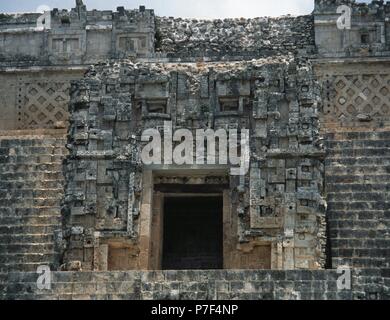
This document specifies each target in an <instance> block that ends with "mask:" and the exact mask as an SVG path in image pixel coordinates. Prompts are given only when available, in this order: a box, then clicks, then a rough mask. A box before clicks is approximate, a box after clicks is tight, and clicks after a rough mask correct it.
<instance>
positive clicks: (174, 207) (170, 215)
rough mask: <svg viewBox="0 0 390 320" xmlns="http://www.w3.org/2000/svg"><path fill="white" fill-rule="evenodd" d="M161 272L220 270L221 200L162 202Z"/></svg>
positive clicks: (221, 257)
mask: <svg viewBox="0 0 390 320" xmlns="http://www.w3.org/2000/svg"><path fill="white" fill-rule="evenodd" d="M163 230H164V231H163V259H162V269H164V270H197V269H209V270H212V269H222V268H223V198H222V196H220V197H215V196H213V197H168V198H166V199H165V202H164V227H163Z"/></svg>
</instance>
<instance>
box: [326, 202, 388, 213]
mask: <svg viewBox="0 0 390 320" xmlns="http://www.w3.org/2000/svg"><path fill="white" fill-rule="evenodd" d="M389 200H390V199H389ZM328 209H329V210H333V211H348V210H355V211H366V210H390V202H389V201H376V202H367V201H355V202H347V201H337V202H336V201H331V202H329V203H328Z"/></svg>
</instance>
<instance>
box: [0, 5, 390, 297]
mask: <svg viewBox="0 0 390 320" xmlns="http://www.w3.org/2000/svg"><path fill="white" fill-rule="evenodd" d="M340 5H347V6H349V7H350V8H351V14H352V15H351V22H352V23H351V28H348V29H344V30H340V29H339V28H338V25H337V20H338V18H339V16H340V13H337V10H338V7H339V6H340ZM389 17H390V5H389V4H388V3H384V2H383V1H372V3H370V4H361V3H356V2H355V1H353V0H315V9H314V11H313V13H312V14H310V15H306V16H299V17H293V16H286V17H279V18H269V17H266V18H255V19H244V18H241V19H224V20H197V19H181V18H173V17H158V16H156V15H155V13H154V11H153V10H150V9H146V8H145V7H143V6H141V7H140V8H139V9H135V10H127V9H125V8H123V7H118V8H117V10H116V11H115V12H113V11H97V10H93V11H88V10H87V8H86V6H85V5H84V4H83V3H82V1H81V0H77V1H76V6H75V8H73V9H72V10H70V11H67V10H59V9H53V10H52V11H50V12H47V13H45V14H44V16H41V15H39V14H6V13H2V14H0V80H1V82H0V109H1V111H2V112H1V114H0V299H265V300H271V299H294V300H295V299H296V300H299V299H303V300H305V299H320V300H330V299H339V300H348V299H372V300H376V299H389V298H390V280H389V279H390V276H389V270H390V238H389V230H390V224H389V223H390V216H389V212H390V201H389V186H390V183H389V182H388V181H389V175H390V171H389V169H390V151H389V150H390V146H389V144H390V142H389V141H390V122H389V120H390V100H389V98H390V64H389V63H390V58H389V54H390V38H389V34H390V24H389V22H388V20H389ZM37 21H38V22H39V23H37ZM166 121H169V122H170V123H172V128H173V130H177V129H189V130H190V131H191V132H193V133H195V131H196V130H199V129H204V130H206V129H212V130H218V129H226V130H229V129H237V130H238V132H240V131H241V130H244V129H248V130H249V133H250V141H249V142H250V168H249V172H248V173H247V174H246V175H245V176H232V175H230V174H229V169H230V167H229V166H220V165H212V166H210V165H202V166H200V165H192V166H191V165H190V166H185V167H180V166H174V165H172V166H170V165H168V166H167V165H161V166H145V165H144V164H143V163H142V162H141V159H140V152H141V150H142V147H143V146H144V145H145V144H146V143H145V142H142V141H141V136H142V132H143V131H144V130H146V129H150V128H153V129H157V130H159V131H160V132H161V133H164V122H166ZM217 153H218V151H217ZM172 195H175V196H180V195H189V196H192V197H195V196H197V197H199V196H202V197H207V196H210V195H213V196H219V197H221V199H222V202H223V205H222V207H223V208H222V211H223V213H222V216H223V223H222V225H223V231H222V236H223V250H222V251H223V253H222V255H223V257H222V258H223V268H222V270H213V271H208V270H186V271H183V270H176V271H167V270H163V271H162V269H164V268H163V265H162V256H163V254H164V253H163V230H164V226H163V224H164V214H165V209H166V208H165V206H164V203H165V200H166V199H168V198H169V197H171V196H172ZM42 265H46V266H49V267H50V269H51V270H52V271H53V273H52V286H51V289H50V290H39V289H38V287H37V279H38V276H39V275H38V274H37V273H36V271H37V268H38V267H39V266H42ZM340 267H344V268H346V267H349V268H350V269H351V288H348V289H346V290H341V289H340V288H339V286H338V285H339V279H340V274H339V273H338V272H337V268H340Z"/></svg>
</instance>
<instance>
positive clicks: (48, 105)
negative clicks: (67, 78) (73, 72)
mask: <svg viewBox="0 0 390 320" xmlns="http://www.w3.org/2000/svg"><path fill="white" fill-rule="evenodd" d="M69 87H70V85H69V83H67V82H54V83H49V82H39V83H29V84H26V87H25V90H26V91H25V104H24V108H23V129H36V128H54V126H55V124H56V123H57V122H59V121H68V118H69V114H68V103H69Z"/></svg>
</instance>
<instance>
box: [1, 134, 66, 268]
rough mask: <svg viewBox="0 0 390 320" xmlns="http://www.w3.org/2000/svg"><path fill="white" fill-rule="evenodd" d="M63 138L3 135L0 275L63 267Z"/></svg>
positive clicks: (54, 136) (55, 135) (57, 136)
mask: <svg viewBox="0 0 390 320" xmlns="http://www.w3.org/2000/svg"><path fill="white" fill-rule="evenodd" d="M64 138H65V136H64V134H62V136H61V135H60V134H58V133H57V134H54V135H52V136H49V135H43V134H42V135H35V136H31V135H28V136H23V135H21V136H18V135H17V133H15V132H14V135H12V136H0V273H8V272H16V271H31V272H35V271H36V270H37V267H38V266H40V265H48V266H50V267H51V268H52V269H53V270H56V269H57V268H58V267H59V262H60V259H61V257H60V252H61V251H60V250H59V248H58V247H57V243H58V242H57V241H56V235H61V224H62V223H61V222H62V219H61V210H60V206H61V201H62V198H63V195H64V189H63V187H64V186H63V183H64V179H63V175H62V160H63V159H64V157H65V155H66V152H67V151H66V149H65V139H64Z"/></svg>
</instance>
